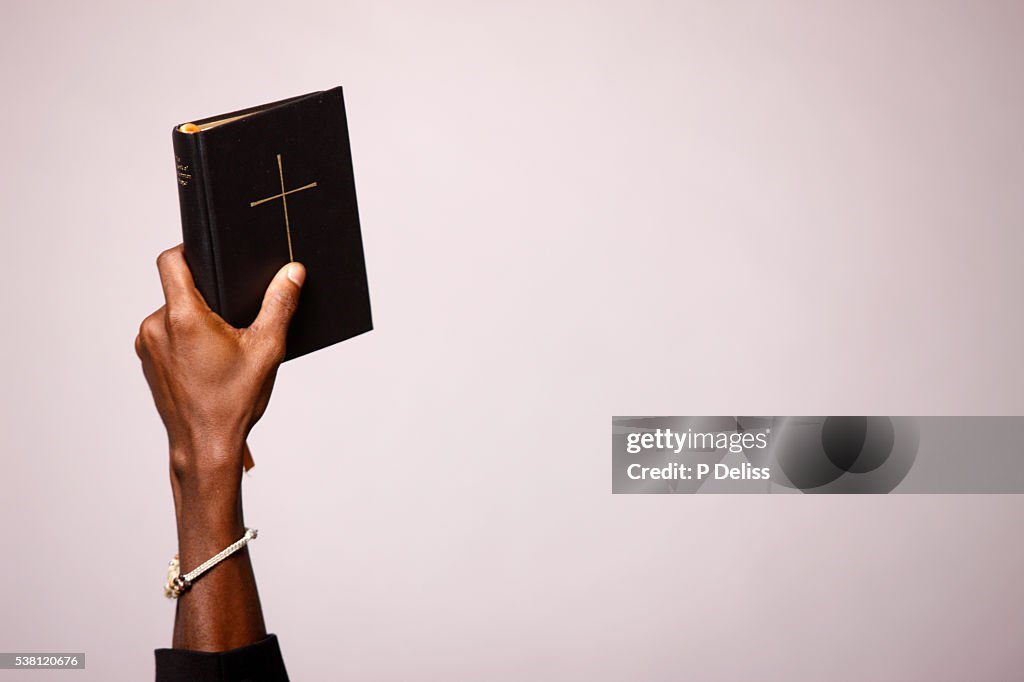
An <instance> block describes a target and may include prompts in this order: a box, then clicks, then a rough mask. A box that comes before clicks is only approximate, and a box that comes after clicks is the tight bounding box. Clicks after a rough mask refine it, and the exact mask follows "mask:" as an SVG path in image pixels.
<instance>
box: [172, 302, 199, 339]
mask: <svg viewBox="0 0 1024 682" xmlns="http://www.w3.org/2000/svg"><path fill="white" fill-rule="evenodd" d="M166 324H167V330H168V331H169V332H174V333H181V332H188V331H191V330H192V329H194V328H195V326H196V315H195V313H194V312H193V311H191V310H188V309H187V308H178V307H174V308H168V309H167V321H166Z"/></svg>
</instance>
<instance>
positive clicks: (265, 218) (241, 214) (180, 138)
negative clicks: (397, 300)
mask: <svg viewBox="0 0 1024 682" xmlns="http://www.w3.org/2000/svg"><path fill="white" fill-rule="evenodd" d="M171 135H172V141H173V146H174V157H175V166H176V172H177V183H178V199H179V204H180V209H181V228H182V241H183V243H184V249H185V260H186V261H187V262H188V266H189V269H191V271H192V277H193V279H194V280H195V284H196V288H197V289H198V290H199V293H201V294H202V296H203V298H204V299H205V300H206V303H207V304H208V305H209V306H210V308H211V309H212V310H213V311H214V312H216V313H217V314H218V315H220V316H221V317H222V318H223V319H224V320H225V321H226V322H227V323H228V324H230V325H232V326H234V327H240V328H241V327H248V326H249V325H250V324H252V322H253V320H254V319H256V315H257V313H259V310H260V306H261V304H262V301H263V294H264V292H265V291H266V288H267V285H268V284H270V280H271V279H273V277H274V274H275V273H276V272H277V271H278V270H279V269H280V268H281V267H282V266H283V265H285V264H286V263H288V262H290V261H298V262H300V263H302V264H303V265H305V266H306V281H305V283H304V285H303V287H302V293H301V295H300V297H299V307H298V309H297V310H296V312H295V316H294V318H293V319H292V322H291V326H290V328H289V330H288V338H287V342H286V355H285V360H290V359H292V358H296V357H299V356H300V355H305V354H307V353H311V352H313V351H315V350H318V349H320V348H323V347H325V346H329V345H331V344H334V343H337V342H339V341H344V340H345V339H349V338H351V337H353V336H356V335H358V334H362V333H363V332H367V331H370V330H371V329H372V328H373V322H372V319H371V315H370V297H369V289H368V286H367V277H366V263H365V258H364V255H363V243H362V235H361V232H360V225H359V212H358V209H357V206H356V190H355V176H354V172H353V167H352V153H351V149H350V144H349V136H348V122H347V119H346V115H345V101H344V98H343V96H342V89H341V88H340V87H336V88H333V89H330V90H324V91H320V92H314V93H310V94H307V95H301V96H298V97H292V98H289V99H285V100H280V101H277V102H271V103H269V104H264V105H261V106H257V107H251V108H249V109H242V110H240V111H234V112H231V113H227V114H221V115H219V116H211V117H208V118H203V119H197V120H194V121H191V122H188V123H184V124H180V125H177V126H175V127H174V130H173V131H172V133H171Z"/></svg>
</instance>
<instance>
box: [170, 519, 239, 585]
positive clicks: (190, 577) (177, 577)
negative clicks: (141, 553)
mask: <svg viewBox="0 0 1024 682" xmlns="http://www.w3.org/2000/svg"><path fill="white" fill-rule="evenodd" d="M255 539H256V529H255V528H246V529H245V535H243V536H242V537H241V538H239V539H238V540H236V541H235V542H232V543H231V544H230V545H228V546H227V547H225V548H224V549H222V550H221V551H219V552H217V553H216V554H214V555H213V556H212V557H210V558H209V559H207V560H206V561H204V562H203V563H201V564H199V565H198V566H197V567H196V568H195V569H193V570H191V571H189V572H188V573H186V574H185V575H181V564H180V562H179V561H178V555H177V554H175V555H174V558H173V559H171V561H170V563H168V564H167V584H166V585H164V596H165V597H167V598H168V599H177V598H178V597H180V596H181V593H182V592H185V591H186V590H188V589H189V588H190V587H192V581H194V580H195V579H196V578H198V577H199V576H201V575H202V574H203V573H206V572H207V571H208V570H210V569H211V568H213V567H214V566H216V565H217V564H219V563H220V562H222V561H224V560H225V559H227V558H228V557H229V556H231V555H232V554H234V553H235V552H237V551H238V550H240V549H242V548H243V547H245V546H246V545H247V544H249V542H250V541H252V540H255Z"/></svg>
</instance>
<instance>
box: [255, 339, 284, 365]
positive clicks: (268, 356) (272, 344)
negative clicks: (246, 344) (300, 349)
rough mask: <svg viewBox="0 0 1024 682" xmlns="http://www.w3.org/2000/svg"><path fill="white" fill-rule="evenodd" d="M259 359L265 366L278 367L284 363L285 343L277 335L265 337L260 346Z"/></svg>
mask: <svg viewBox="0 0 1024 682" xmlns="http://www.w3.org/2000/svg"><path fill="white" fill-rule="evenodd" d="M260 346H261V347H260V353H259V355H260V359H261V360H262V361H263V362H264V363H265V364H267V365H280V364H281V362H283V361H284V354H285V342H284V339H283V338H280V337H278V336H277V335H272V336H267V337H265V340H264V341H263V343H262V344H260Z"/></svg>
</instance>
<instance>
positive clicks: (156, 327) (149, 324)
mask: <svg viewBox="0 0 1024 682" xmlns="http://www.w3.org/2000/svg"><path fill="white" fill-rule="evenodd" d="M160 317H161V315H160V314H159V313H153V314H152V315H150V316H149V317H147V318H146V319H144V320H143V321H142V324H141V325H139V339H140V343H141V344H143V345H146V344H150V343H152V342H153V341H154V340H155V339H157V338H158V337H159V335H160V329H161V327H162V326H163V325H162V323H161V320H160Z"/></svg>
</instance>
